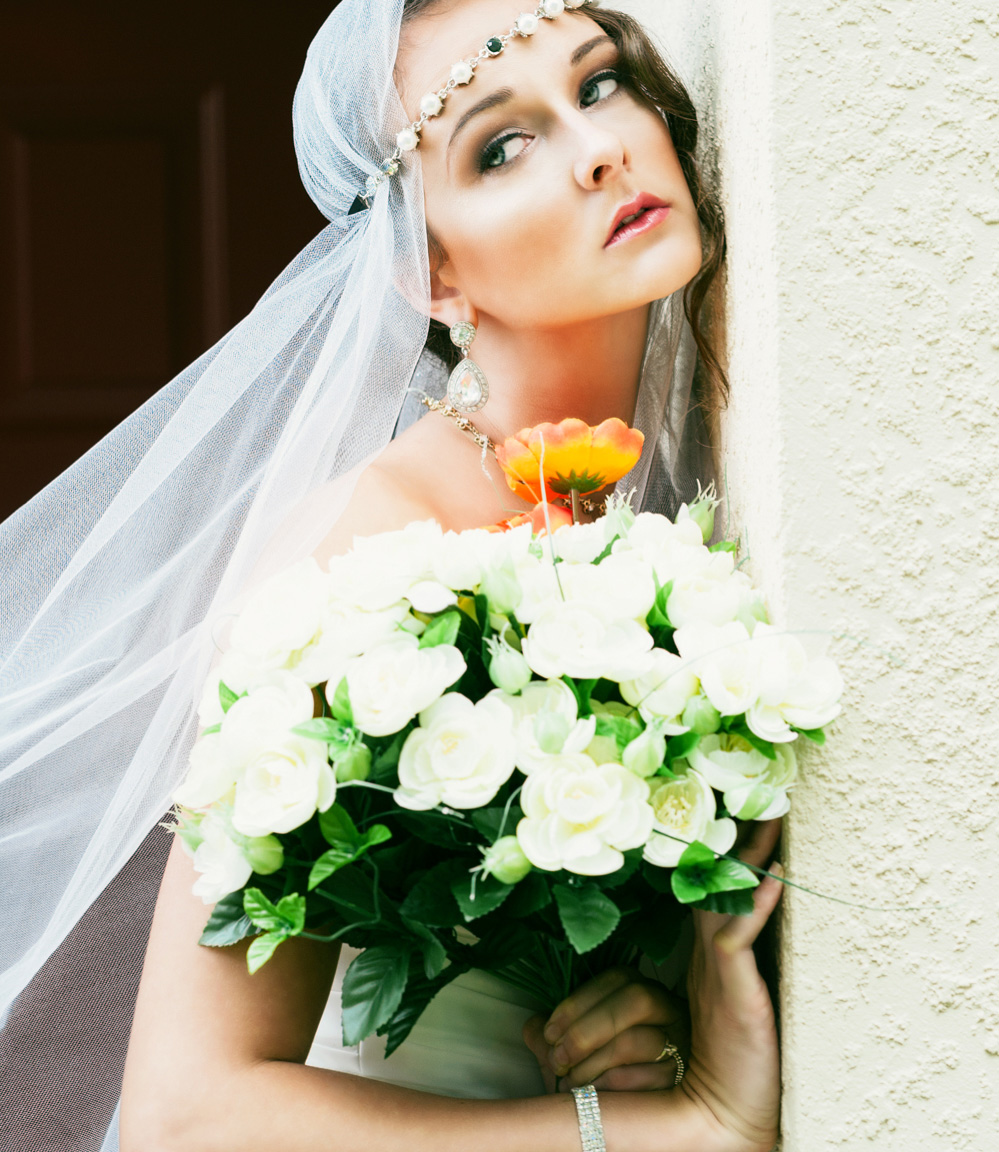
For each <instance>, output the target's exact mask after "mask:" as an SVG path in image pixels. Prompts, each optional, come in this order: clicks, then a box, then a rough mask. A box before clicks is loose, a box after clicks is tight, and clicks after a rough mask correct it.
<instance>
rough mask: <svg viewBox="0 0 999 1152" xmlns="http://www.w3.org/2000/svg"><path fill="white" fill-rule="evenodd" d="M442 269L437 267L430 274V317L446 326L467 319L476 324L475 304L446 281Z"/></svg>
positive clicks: (477, 320) (477, 315)
mask: <svg viewBox="0 0 999 1152" xmlns="http://www.w3.org/2000/svg"><path fill="white" fill-rule="evenodd" d="M445 267H446V265H445ZM442 271H443V269H442V268H439V269H438V270H437V271H436V272H431V274H430V319H431V320H439V321H440V322H441V323H442V324H444V325H446V326H447V327H448V328H450V327H451V326H452V325H454V324H457V323H458V321H459V320H469V321H471V323H472V324H476V325H477V324H478V322H479V314H478V312H477V311H476V308H475V305H474V304H472V302H471V301H470V300H469V299H468V297H467V296H466V295H465V293H464V292H462V290H461V289H460V288H455V287H454V286H453V285H451V284H448V283H447V281H446V279H445V277H444V276H442V275H441V272H442Z"/></svg>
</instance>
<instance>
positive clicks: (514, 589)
mask: <svg viewBox="0 0 999 1152" xmlns="http://www.w3.org/2000/svg"><path fill="white" fill-rule="evenodd" d="M481 588H482V592H483V593H484V594H485V597H486V599H487V600H488V601H489V607H490V609H492V610H493V611H496V612H502V613H504V614H506V613H508V612H514V611H516V609H517V606H518V605H519V604H520V600H521V596H522V592H521V588H520V583H519V581H518V580H517V574H516V572H515V571H514V568H513V564H512V562H511V561H510V560H509V559H506V560H504V561H503V562H502V563H500V564H497V565H495V566H493V567H492V568H490V569H489V570H488V571H487V572H486V574H485V576H484V577H483V578H482V585H481Z"/></svg>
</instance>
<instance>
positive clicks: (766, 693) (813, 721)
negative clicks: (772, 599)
mask: <svg viewBox="0 0 999 1152" xmlns="http://www.w3.org/2000/svg"><path fill="white" fill-rule="evenodd" d="M753 647H754V649H755V650H756V652H757V654H758V662H759V676H760V695H759V700H758V701H757V703H756V704H755V705H754V706H753V707H752V708H751V709H750V710H749V712H748V713H747V716H746V722H747V723H748V724H749V727H750V729H751V730H752V731H753V732H755V733H756V735H757V736H759V737H760V738H761V739H764V740H773V741H778V742H782V741H789V740H794V739H795V733H794V732H792V731H791V729H790V728H789V725H790V724H794V725H795V726H796V727H798V728H808V729H811V728H821V727H822V726H823V725H824V724H828V723H829V722H830V721H831V720H833V719H834V718H835V717H836V716H838V715H839V713H840V704H839V697H840V695H841V694H842V691H843V680H842V677H841V676H840V673H839V669H838V668H837V667H836V665H835V664H834V663H833V662H832V661H831V660H828V659H825V658H823V659H820V660H813V661H811V662H809V660H808V657H807V656H806V654H805V649H804V648H803V647H802V645H801V643H800V642H799V641H798V639H797V638H796V637H795V636H792V635H790V634H789V633H787V632H781V631H779V630H778V629H776V628H774V627H772V626H771V625H769V624H764V623H760V624H757V626H756V628H755V630H754V631H753Z"/></svg>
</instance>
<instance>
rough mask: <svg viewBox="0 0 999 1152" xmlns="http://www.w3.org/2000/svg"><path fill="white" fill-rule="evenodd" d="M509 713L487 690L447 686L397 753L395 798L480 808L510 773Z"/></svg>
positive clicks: (409, 804) (410, 804)
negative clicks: (478, 695)
mask: <svg viewBox="0 0 999 1152" xmlns="http://www.w3.org/2000/svg"><path fill="white" fill-rule="evenodd" d="M513 759H514V739H513V716H512V715H511V714H510V710H509V708H507V707H506V706H505V705H504V704H503V703H502V701H501V700H499V699H497V698H496V696H495V695H494V694H490V695H489V696H487V697H486V698H485V699H484V700H480V701H479V702H478V703H477V704H473V703H472V701H471V700H469V699H468V698H467V697H466V696H462V695H460V694H459V693H457V692H449V693H448V694H447V695H446V696H444V697H442V698H441V699H440V700H438V701H437V702H436V703H435V704H432V705H431V706H430V707H429V708H427V709H425V710H424V711H423V712H421V713H420V727H419V728H414V729H413V731H412V732H410V734H409V735H408V736H407V737H406V743H405V744H403V746H402V753H401V755H400V757H399V787H398V789H397V790H396V792H395V799H396V803H398V804H399V805H400V806H401V807H403V808H413V809H417V810H421V809H428V808H435V807H436V806H437V805H438V804H447V805H448V806H449V807H451V808H481V807H482V806H483V805H484V804H488V803H489V801H490V800H492V798H493V797H494V796H495V795H496V793H497V792H498V791H499V789H500V788H501V787H502V786H503V785H504V784H505V783H506V782H507V780H509V779H510V776H511V774H512V773H513Z"/></svg>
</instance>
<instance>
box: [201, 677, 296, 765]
mask: <svg viewBox="0 0 999 1152" xmlns="http://www.w3.org/2000/svg"><path fill="white" fill-rule="evenodd" d="M313 711H314V705H313V700H312V691H311V689H310V688H309V686H308V685H307V684H305V683H304V682H303V681H302V680H300V679H299V678H298V677H297V676H294V675H292V673H290V672H285V671H278V672H272V673H270V677H269V680H268V682H266V683H264V684H261V685H259V686H258V687H256V688H251V689H250V691H249V693H248V694H247V695H246V696H242V697H240V699H239V700H237V701H236V702H235V704H233V705H232V707H231V708H230V709H229V711H228V712H227V713H226V714H225V717H224V718H223V720H222V728H221V731H220V733H219V735H220V737H221V739H220V742H219V745H218V747H219V751H220V754H221V755H222V756H223V757H224V758H225V760H226V761H227V762H228V763H229V764H230V765H231V766H232V767H233V768H234V769H235V770H236V771H237V772H239V771H241V770H242V769H243V768H244V767H245V766H246V765H247V764H249V762H250V761H251V760H253V759H254V758H255V757H257V756H258V755H259V754H260V753H261V752H263V751H264V750H266V749H267V748H270V747H273V746H274V745H278V744H281V743H283V742H284V741H285V740H286V739H288V737H289V734H290V731H291V729H292V728H294V727H295V725H296V724H302V723H304V722H305V721H306V720H311V719H312V715H313Z"/></svg>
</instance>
